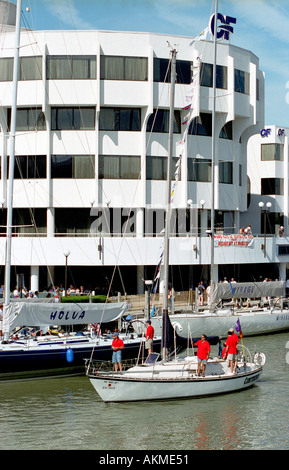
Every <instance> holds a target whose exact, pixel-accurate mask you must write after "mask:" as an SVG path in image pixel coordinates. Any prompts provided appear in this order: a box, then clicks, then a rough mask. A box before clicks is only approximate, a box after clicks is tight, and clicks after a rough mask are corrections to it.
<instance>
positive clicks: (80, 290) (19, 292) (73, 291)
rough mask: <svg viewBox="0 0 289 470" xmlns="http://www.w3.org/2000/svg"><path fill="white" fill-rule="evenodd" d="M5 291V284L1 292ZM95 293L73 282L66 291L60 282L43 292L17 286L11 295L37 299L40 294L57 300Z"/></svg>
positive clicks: (16, 297) (0, 289) (15, 297)
mask: <svg viewBox="0 0 289 470" xmlns="http://www.w3.org/2000/svg"><path fill="white" fill-rule="evenodd" d="M3 292H4V286H1V288H0V294H1V293H2V295H3ZM89 294H92V295H95V291H90V290H87V289H85V288H84V286H80V287H76V288H75V287H74V286H73V285H72V284H71V285H70V286H69V287H68V289H67V292H65V288H64V286H63V284H60V285H59V286H53V285H50V286H49V287H48V289H47V290H46V289H45V290H44V291H43V292H41V294H40V293H39V292H38V291H37V290H35V291H33V290H28V289H27V288H26V287H23V288H22V289H19V288H18V287H17V286H16V287H15V289H14V290H13V291H12V292H11V297H13V298H14V299H18V298H26V299H36V298H39V297H40V296H41V297H42V298H45V297H46V298H50V297H54V298H55V300H57V299H59V298H60V297H62V296H79V295H89Z"/></svg>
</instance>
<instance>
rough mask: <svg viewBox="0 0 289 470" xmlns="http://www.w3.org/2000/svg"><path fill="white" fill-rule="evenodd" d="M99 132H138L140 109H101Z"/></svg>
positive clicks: (139, 127)
mask: <svg viewBox="0 0 289 470" xmlns="http://www.w3.org/2000/svg"><path fill="white" fill-rule="evenodd" d="M99 130H100V131H140V130H141V110H140V108H101V110H100V117H99Z"/></svg>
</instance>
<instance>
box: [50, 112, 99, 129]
mask: <svg viewBox="0 0 289 470" xmlns="http://www.w3.org/2000/svg"><path fill="white" fill-rule="evenodd" d="M92 129H95V108H84V107H83V108H79V107H78V108H52V109H51V130H53V131H65V130H92Z"/></svg>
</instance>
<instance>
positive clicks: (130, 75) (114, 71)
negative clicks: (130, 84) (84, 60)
mask: <svg viewBox="0 0 289 470" xmlns="http://www.w3.org/2000/svg"><path fill="white" fill-rule="evenodd" d="M100 78H101V80H132V81H146V80H147V79H148V59H147V57H122V56H105V55H102V56H101V57H100Z"/></svg>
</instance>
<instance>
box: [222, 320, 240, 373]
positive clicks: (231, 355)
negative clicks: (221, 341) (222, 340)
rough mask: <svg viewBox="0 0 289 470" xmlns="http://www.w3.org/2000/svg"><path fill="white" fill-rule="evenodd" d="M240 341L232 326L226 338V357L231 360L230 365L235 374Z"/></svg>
mask: <svg viewBox="0 0 289 470" xmlns="http://www.w3.org/2000/svg"><path fill="white" fill-rule="evenodd" d="M238 343H239V338H238V336H237V335H236V333H234V329H233V328H231V329H230V331H228V338H227V340H226V354H225V358H228V360H229V365H230V368H231V373H232V374H234V373H235V372H236V367H237V361H236V358H237V354H238Z"/></svg>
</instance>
